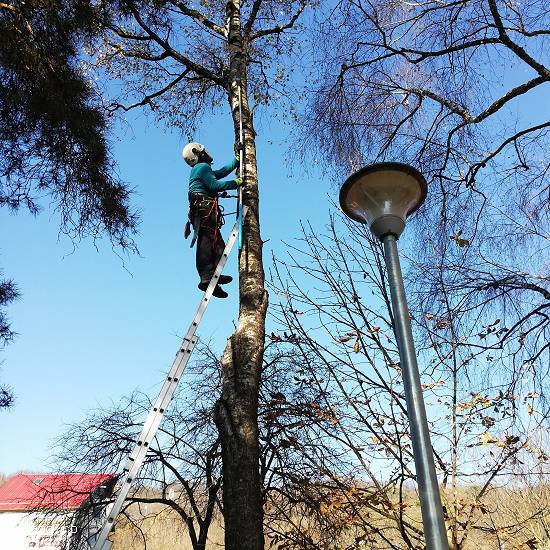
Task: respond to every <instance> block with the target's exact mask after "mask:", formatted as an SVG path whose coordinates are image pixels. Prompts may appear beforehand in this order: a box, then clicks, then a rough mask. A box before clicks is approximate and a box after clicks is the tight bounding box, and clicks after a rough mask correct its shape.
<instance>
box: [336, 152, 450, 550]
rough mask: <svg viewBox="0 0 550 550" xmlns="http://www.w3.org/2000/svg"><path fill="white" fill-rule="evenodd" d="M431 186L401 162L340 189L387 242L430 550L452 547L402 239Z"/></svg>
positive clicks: (350, 207) (347, 205) (351, 210)
mask: <svg viewBox="0 0 550 550" xmlns="http://www.w3.org/2000/svg"><path fill="white" fill-rule="evenodd" d="M427 190H428V186H427V184H426V180H425V179H424V176H422V174H421V173H420V172H418V170H416V169H414V168H412V167H411V166H407V165H406V164H401V163H397V162H384V163H379V164H372V165H370V166H366V167H365V168H362V169H361V170H359V171H357V172H355V173H354V174H352V175H351V176H350V177H349V178H348V179H347V180H346V181H345V183H344V185H342V188H341V189H340V206H341V207H342V210H343V211H344V213H345V214H346V215H347V216H348V217H349V218H351V219H352V220H354V221H357V222H360V223H365V224H368V225H369V227H370V230H371V231H372V233H373V234H374V235H375V236H376V237H378V238H379V239H380V240H381V241H382V243H383V245H384V257H385V260H386V268H387V271H388V279H389V284H390V294H391V303H392V310H393V317H394V325H395V334H396V338H397V345H398V348H399V357H400V359H401V371H402V373H403V385H404V389H405V398H406V400H407V414H408V418H409V426H410V431H411V442H412V448H413V455H414V463H415V466H416V478H417V482H418V492H419V495H420V508H421V511H422V522H423V524H424V536H425V538H426V548H427V550H448V548H449V544H448V541H447V533H446V530H445V522H444V521H443V510H442V507H441V497H440V495H439V486H438V484H437V476H436V473H435V464H434V458H433V452H432V445H431V442H430V433H429V431H428V421H427V419H426V409H425V406H424V398H423V395H422V386H421V385H420V374H419V372H418V364H417V362H416V353H415V349H414V342H413V337H412V329H411V321H410V317H409V310H408V308H407V299H406V296H405V288H404V286H403V276H402V274H401V266H400V264H399V253H398V250H397V239H398V238H399V236H400V235H401V233H402V232H403V230H404V229H405V220H406V218H407V216H408V215H410V214H412V213H413V212H414V211H415V210H416V209H417V208H418V207H419V206H420V205H421V204H422V203H423V202H424V199H425V198H426V193H427Z"/></svg>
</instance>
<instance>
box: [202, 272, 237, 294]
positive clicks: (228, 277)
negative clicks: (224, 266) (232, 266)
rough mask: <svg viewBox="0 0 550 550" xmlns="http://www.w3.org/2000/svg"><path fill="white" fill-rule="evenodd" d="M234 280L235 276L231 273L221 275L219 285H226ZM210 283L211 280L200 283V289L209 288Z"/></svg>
mask: <svg viewBox="0 0 550 550" xmlns="http://www.w3.org/2000/svg"><path fill="white" fill-rule="evenodd" d="M232 280H233V277H231V275H220V278H219V279H218V284H219V285H226V284H228V283H230V282H231V281H232ZM209 284H210V281H208V282H206V283H199V290H202V291H205V290H206V289H207V288H208V285H209Z"/></svg>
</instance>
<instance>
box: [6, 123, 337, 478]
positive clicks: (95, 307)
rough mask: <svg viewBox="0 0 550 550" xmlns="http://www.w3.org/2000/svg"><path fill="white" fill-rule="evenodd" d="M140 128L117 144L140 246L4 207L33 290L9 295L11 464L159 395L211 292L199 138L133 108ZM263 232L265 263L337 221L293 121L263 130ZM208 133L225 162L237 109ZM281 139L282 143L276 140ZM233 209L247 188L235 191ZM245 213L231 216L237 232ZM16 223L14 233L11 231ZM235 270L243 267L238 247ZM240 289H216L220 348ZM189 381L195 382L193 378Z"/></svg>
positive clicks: (202, 136) (204, 332)
mask: <svg viewBox="0 0 550 550" xmlns="http://www.w3.org/2000/svg"><path fill="white" fill-rule="evenodd" d="M130 122H131V131H130V130H128V129H121V128H118V129H117V135H116V137H117V141H116V142H115V155H116V158H117V160H118V162H119V167H120V173H121V175H122V177H123V178H124V179H125V180H126V181H128V182H130V183H131V184H132V185H133V186H135V187H136V189H137V192H138V195H137V196H136V197H135V203H136V204H137V206H138V207H139V208H140V210H141V215H142V223H141V227H140V234H139V236H138V238H137V243H138V246H139V248H140V252H141V257H137V256H132V257H129V258H126V259H125V263H124V264H125V265H123V263H122V261H121V260H120V258H118V257H117V255H116V254H115V253H114V252H113V251H112V250H111V248H110V245H109V244H108V243H106V242H102V243H99V245H98V248H99V250H96V249H95V248H94V246H93V243H92V242H83V243H81V244H80V246H79V247H78V248H77V249H76V251H75V252H74V253H72V252H73V246H72V244H71V242H70V241H69V240H68V239H67V238H65V237H63V236H61V237H60V236H59V235H58V227H59V224H58V218H57V216H56V214H55V213H53V212H51V211H49V210H47V209H45V210H44V211H43V212H42V214H40V215H39V216H38V217H37V218H33V217H31V216H29V215H27V214H25V213H19V214H17V215H12V214H10V213H9V212H8V211H7V209H2V210H0V233H1V234H2V235H3V236H4V238H3V239H2V245H1V249H0V266H1V267H2V268H3V269H4V275H5V277H9V278H12V279H14V280H15V281H16V282H17V284H18V286H19V288H20V290H21V293H22V298H21V299H20V300H19V301H18V302H16V303H15V304H14V305H12V306H10V307H9V309H8V314H9V316H10V318H11V321H12V326H13V328H14V329H15V330H16V331H17V332H18V333H19V336H18V338H17V339H16V340H15V341H14V343H13V344H11V345H10V346H8V347H7V348H6V349H5V350H4V352H3V354H2V356H1V357H0V359H3V360H4V364H3V366H2V367H1V368H2V372H1V374H0V380H2V382H3V383H6V384H9V385H10V386H11V387H12V388H13V389H14V390H15V393H16V395H17V401H16V403H15V406H14V407H13V408H12V409H11V410H8V411H3V412H0V440H1V441H2V449H3V450H2V453H1V454H0V472H1V473H5V474H10V473H13V472H16V471H19V470H37V471H40V470H44V469H46V468H47V457H48V453H49V446H50V443H51V441H52V440H53V439H54V438H55V437H56V436H57V435H59V434H60V433H61V431H62V430H63V424H64V423H69V422H70V423H72V422H78V421H79V419H81V418H83V416H84V415H85V413H86V410H89V409H91V408H94V407H96V406H98V405H101V404H108V403H109V402H110V401H111V400H112V401H115V402H116V401H118V400H119V398H120V397H122V396H123V395H127V394H129V393H131V392H132V391H133V390H134V389H140V390H142V391H144V392H147V393H148V394H149V395H151V396H154V395H156V392H157V391H158V389H159V387H160V383H161V381H162V379H163V372H165V371H166V370H167V369H168V367H169V365H170V363H171V361H172V359H173V357H174V354H175V352H176V350H177V347H178V335H180V336H181V335H182V333H184V332H185V330H186V328H187V325H188V323H189V322H190V320H191V317H192V315H193V313H194V311H195V309H196V307H197V305H198V301H199V299H200V293H199V291H198V290H197V288H196V285H197V283H198V277H197V275H196V271H195V261H194V249H193V250H191V249H190V248H189V241H185V240H184V238H183V236H182V231H183V227H184V224H185V219H186V213H187V181H188V174H189V169H188V167H187V166H186V165H185V164H184V162H183V160H182V159H181V149H182V146H183V145H184V144H185V143H186V141H185V140H184V139H183V138H181V137H180V136H179V135H177V134H170V133H167V132H166V131H165V130H164V129H163V128H160V127H159V128H156V127H155V125H154V124H153V123H152V122H151V121H148V120H146V119H145V118H144V117H143V115H138V116H134V117H131V119H130ZM259 134H260V135H259V136H258V140H257V147H258V159H259V177H260V186H261V217H262V236H263V238H264V240H265V239H269V242H268V243H267V244H266V246H265V262H266V269H267V268H268V267H269V263H270V261H271V252H272V251H275V252H276V253H277V254H284V248H285V247H284V245H283V243H282V241H283V240H286V241H289V240H291V239H292V238H293V236H295V235H296V233H297V231H298V230H299V220H300V219H309V220H311V221H312V222H313V223H315V224H319V225H324V224H326V222H327V220H328V212H329V210H330V204H329V200H328V196H327V195H328V194H329V193H332V194H333V195H335V193H336V192H335V189H336V186H331V182H328V181H320V180H318V179H311V180H308V179H304V177H301V176H300V175H299V174H296V170H294V172H295V173H294V175H293V177H288V175H287V174H288V170H287V167H286V164H285V159H284V157H285V154H286V151H287V144H286V143H285V141H286V140H285V129H284V128H282V127H281V126H279V125H278V123H277V122H276V121H274V120H273V119H272V121H271V122H269V125H268V126H266V125H264V127H263V128H262V129H261V131H260V132H259ZM196 139H198V140H200V141H202V142H203V143H205V144H206V145H207V146H208V148H209V150H210V152H211V153H212V155H213V156H214V159H215V160H214V165H215V166H220V165H221V164H224V163H226V162H227V161H228V160H229V159H230V158H231V155H232V150H233V133H232V125H231V123H230V121H229V119H227V118H224V117H216V118H212V119H210V120H207V121H205V124H204V125H203V126H202V128H201V131H200V133H199V134H198V135H197V136H196ZM272 140H273V141H274V143H273V144H272V143H270V141H272ZM226 202H227V203H228V204H227V205H226V211H232V210H234V200H230V201H226ZM232 223H233V217H229V218H228V220H227V223H226V226H225V227H224V229H223V232H224V234H225V235H227V233H228V231H229V227H230V226H231V225H232ZM6 236H7V238H6ZM226 273H228V274H232V275H236V257H235V255H233V256H232V258H231V259H230V261H229V264H228V267H227V268H226ZM227 288H228V290H229V292H230V298H229V299H228V300H225V301H220V300H216V299H215V300H214V301H213V302H212V303H211V305H210V307H209V310H208V311H207V313H206V316H205V318H204V320H203V323H202V325H201V327H200V331H199V334H200V335H201V336H202V337H203V339H206V340H210V339H211V340H212V342H213V343H214V344H215V346H216V347H217V348H218V349H219V350H220V351H221V350H222V349H223V345H224V342H225V339H226V338H227V337H228V336H229V335H230V334H231V333H232V331H233V322H234V321H235V320H236V315H237V301H236V296H237V292H236V290H237V287H236V284H232V285H230V286H229V287H227ZM182 383H185V380H183V382H182Z"/></svg>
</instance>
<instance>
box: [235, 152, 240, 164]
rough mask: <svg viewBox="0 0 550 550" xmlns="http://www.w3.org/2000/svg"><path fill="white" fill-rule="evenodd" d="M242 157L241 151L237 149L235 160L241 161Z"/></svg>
mask: <svg viewBox="0 0 550 550" xmlns="http://www.w3.org/2000/svg"><path fill="white" fill-rule="evenodd" d="M240 158H241V157H240V155H239V151H235V160H236V161H237V162H239V159H240Z"/></svg>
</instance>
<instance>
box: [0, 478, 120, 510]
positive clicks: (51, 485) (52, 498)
mask: <svg viewBox="0 0 550 550" xmlns="http://www.w3.org/2000/svg"><path fill="white" fill-rule="evenodd" d="M113 477H114V475H113V474H15V475H13V476H11V477H10V478H9V479H8V480H7V481H6V482H5V483H4V484H3V485H2V486H0V511H6V510H12V511H13V510H33V509H36V508H61V509H64V510H67V509H75V508H78V507H79V506H80V505H81V504H82V503H83V502H84V501H85V500H86V499H87V498H88V496H89V495H90V493H91V492H92V491H93V490H94V489H95V488H96V487H98V486H99V485H101V484H102V483H105V482H106V481H108V480H110V479H112V478H113Z"/></svg>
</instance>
